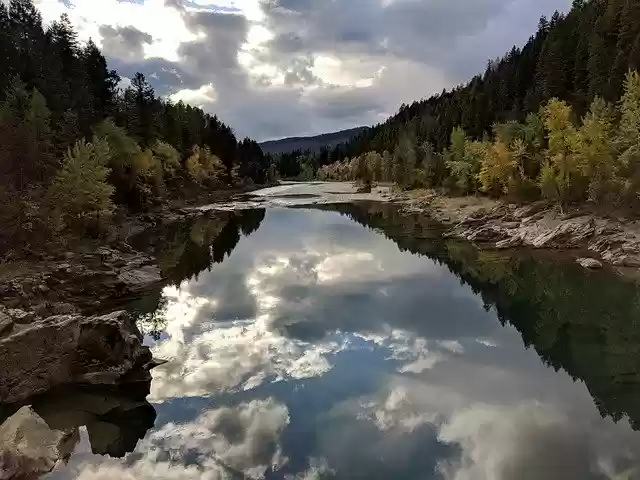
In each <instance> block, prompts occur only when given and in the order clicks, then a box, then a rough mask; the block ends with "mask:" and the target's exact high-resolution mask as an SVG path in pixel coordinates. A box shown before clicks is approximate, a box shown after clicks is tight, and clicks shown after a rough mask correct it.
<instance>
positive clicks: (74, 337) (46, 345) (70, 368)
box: [0, 312, 152, 403]
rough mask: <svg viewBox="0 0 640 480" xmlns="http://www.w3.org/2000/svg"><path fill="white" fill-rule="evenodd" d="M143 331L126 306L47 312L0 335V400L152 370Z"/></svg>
mask: <svg viewBox="0 0 640 480" xmlns="http://www.w3.org/2000/svg"><path fill="white" fill-rule="evenodd" d="M151 359H152V356H151V352H150V351H149V348H148V347H146V346H143V345H142V334H141V333H140V331H139V330H138V328H137V327H136V325H135V323H134V322H133V320H132V319H131V318H130V317H129V316H128V315H127V313H126V312H114V313H111V314H109V315H103V316H93V317H83V316H79V315H75V316H72V315H59V316H53V317H49V318H46V319H44V320H41V321H39V322H36V323H34V324H32V325H29V326H28V327H26V328H23V329H22V330H21V331H19V332H17V333H14V334H12V335H9V336H7V337H5V338H3V339H0V365H2V368H0V403H16V402H19V401H22V400H24V399H26V398H29V397H31V396H33V395H36V394H39V393H43V392H46V391H48V390H50V389H51V388H53V387H58V386H62V385H69V384H90V385H105V384H106V385H117V384H120V383H127V382H128V378H129V377H131V378H134V379H135V380H136V381H138V380H140V379H144V377H145V376H147V377H148V376H150V375H149V372H148V371H143V372H140V371H141V370H144V367H145V365H147V364H149V362H151Z"/></svg>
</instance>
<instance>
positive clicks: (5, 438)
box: [0, 406, 79, 480]
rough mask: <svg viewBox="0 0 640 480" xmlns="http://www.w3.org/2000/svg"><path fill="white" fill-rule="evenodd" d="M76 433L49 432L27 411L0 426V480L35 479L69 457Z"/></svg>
mask: <svg viewBox="0 0 640 480" xmlns="http://www.w3.org/2000/svg"><path fill="white" fill-rule="evenodd" d="M78 439H79V436H78V430H77V429H71V430H68V431H62V430H55V429H51V428H50V427H49V425H47V423H46V422H45V421H44V420H43V419H42V417H40V416H39V415H38V414H37V413H36V412H35V411H34V410H33V409H32V408H31V407H28V406H26V407H22V408H21V409H20V410H18V411H17V412H16V413H15V414H14V415H13V416H11V417H10V418H9V419H7V420H6V421H5V422H4V423H3V424H2V425H0V480H13V479H32V478H33V479H35V478H38V477H39V476H40V475H41V474H44V473H47V472H50V471H51V470H52V469H53V468H54V467H55V466H56V464H57V463H58V462H59V461H61V460H66V459H67V458H68V457H69V456H70V455H71V453H72V451H73V448H74V446H75V444H76V443H77V441H78Z"/></svg>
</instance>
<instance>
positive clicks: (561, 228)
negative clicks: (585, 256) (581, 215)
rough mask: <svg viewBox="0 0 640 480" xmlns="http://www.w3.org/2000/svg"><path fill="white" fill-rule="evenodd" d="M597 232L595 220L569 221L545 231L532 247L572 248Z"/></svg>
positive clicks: (533, 242)
mask: <svg viewBox="0 0 640 480" xmlns="http://www.w3.org/2000/svg"><path fill="white" fill-rule="evenodd" d="M594 232H595V223H594V220H593V218H588V219H586V220H585V219H583V220H576V219H572V220H567V221H563V222H561V223H560V224H559V225H557V226H556V227H555V228H552V229H550V230H544V231H543V232H542V233H540V234H539V235H538V236H537V237H536V238H534V239H533V241H532V242H531V245H533V246H534V247H536V248H543V247H560V248H572V247H576V246H578V245H580V244H582V243H584V242H585V241H586V240H587V239H588V238H590V237H591V236H592V235H593V234H594Z"/></svg>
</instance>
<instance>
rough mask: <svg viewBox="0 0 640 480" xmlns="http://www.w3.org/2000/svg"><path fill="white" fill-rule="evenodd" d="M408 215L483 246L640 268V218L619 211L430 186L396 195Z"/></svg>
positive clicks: (594, 265)
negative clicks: (451, 192) (512, 200)
mask: <svg viewBox="0 0 640 480" xmlns="http://www.w3.org/2000/svg"><path fill="white" fill-rule="evenodd" d="M394 201H395V202H397V203H399V204H400V205H401V209H402V211H404V212H407V213H423V214H426V215H429V216H431V217H433V218H434V219H435V220H437V221H439V222H440V223H442V224H443V225H445V226H447V227H448V228H449V231H448V232H447V235H448V236H452V237H459V238H462V239H465V240H468V241H470V242H473V243H475V244H477V245H478V246H479V247H481V248H495V249H510V248H534V249H551V250H557V251H566V252H567V253H568V254H570V255H573V256H574V257H575V259H576V261H577V262H578V263H580V264H581V265H583V266H584V267H585V268H602V266H603V265H605V264H606V265H610V266H612V267H616V268H618V269H624V270H626V271H627V273H629V272H630V271H636V270H637V269H638V268H640V221H638V220H632V219H628V218H625V217H624V216H623V215H622V214H619V213H618V214H614V213H608V214H607V215H604V214H602V213H600V212H593V211H589V210H587V209H586V208H572V209H569V210H566V211H561V210H560V209H559V208H558V207H556V206H549V205H548V204H546V203H544V202H535V203H531V204H527V205H516V204H509V203H506V202H503V201H499V200H493V199H490V198H487V197H479V196H467V197H446V196H443V195H439V194H438V193H436V192H435V191H431V190H415V191H410V192H405V193H402V194H396V196H395V197H394Z"/></svg>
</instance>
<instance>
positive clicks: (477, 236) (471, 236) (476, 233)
mask: <svg viewBox="0 0 640 480" xmlns="http://www.w3.org/2000/svg"><path fill="white" fill-rule="evenodd" d="M462 236H463V237H464V238H466V239H467V240H469V241H471V242H496V241H500V240H502V239H504V237H505V232H504V231H503V230H502V228H500V227H498V226H497V225H486V226H483V227H479V228H471V229H469V230H467V231H466V232H465V233H463V234H462Z"/></svg>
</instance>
